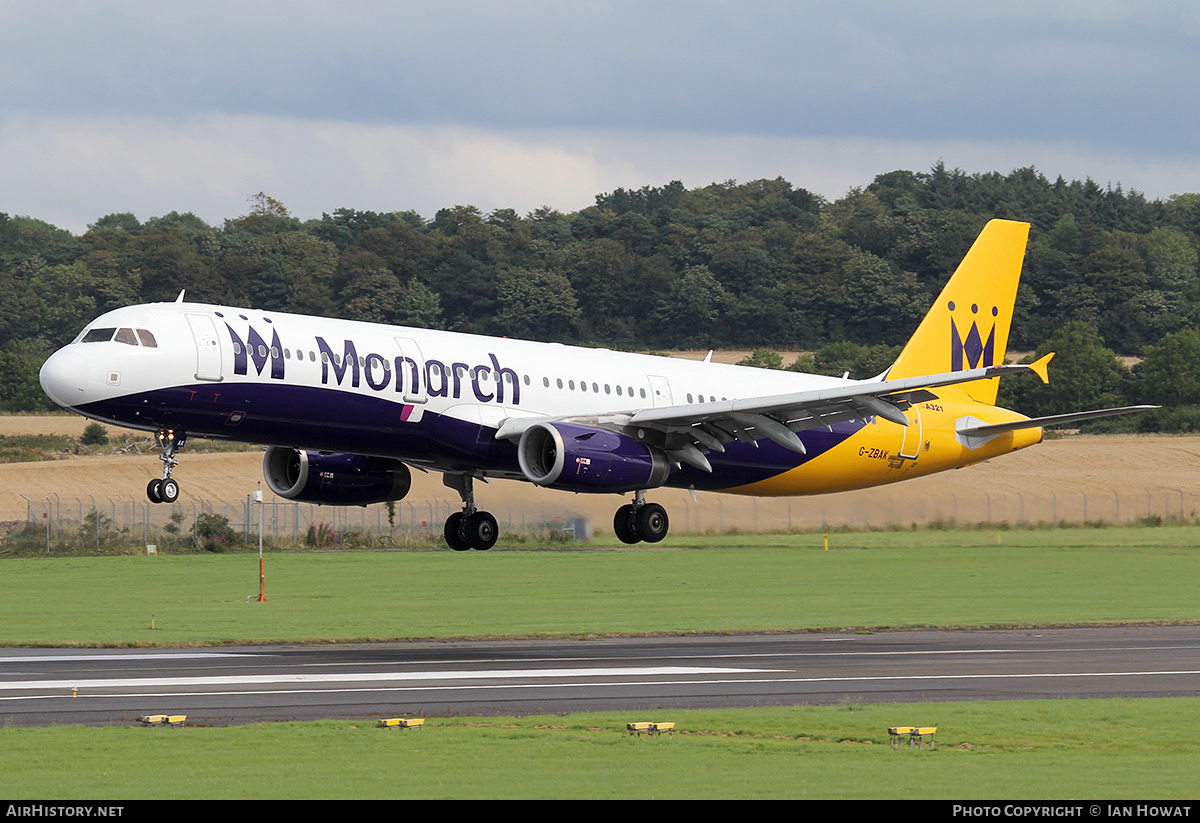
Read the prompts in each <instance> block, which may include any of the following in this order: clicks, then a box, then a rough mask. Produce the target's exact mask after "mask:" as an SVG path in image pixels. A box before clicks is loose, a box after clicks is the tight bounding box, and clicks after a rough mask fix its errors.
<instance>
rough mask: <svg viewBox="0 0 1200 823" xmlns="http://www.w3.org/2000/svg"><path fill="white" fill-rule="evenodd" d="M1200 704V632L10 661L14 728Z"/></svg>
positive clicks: (3, 662)
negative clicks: (929, 704)
mask: <svg viewBox="0 0 1200 823" xmlns="http://www.w3.org/2000/svg"><path fill="white" fill-rule="evenodd" d="M1197 694H1200V626H1138V627H1103V628H1061V629H1021V630H1011V631H893V632H879V633H872V634H854V633H812V634H789V635H743V636H722V637H683V638H674V637H671V638H662V637H658V638H623V639H606V640H564V641H559V640H519V641H478V642H445V643H397V644H371V645H352V646H309V647H283V646H262V647H239V648H219V649H207V650H194V649H144V650H130V649H120V650H108V649H86V650H81V649H3V650H0V721H3V722H4V723H7V724H8V725H14V726H46V725H53V724H58V725H63V724H87V725H110V724H123V723H131V722H134V721H135V720H136V718H138V717H139V716H141V715H144V714H155V713H171V714H177V713H178V714H186V715H187V716H188V724H189V725H230V724H241V723H251V722H259V721H287V720H316V719H326V718H331V719H370V720H373V719H376V718H380V717H392V716H400V715H418V716H426V717H432V716H439V715H441V716H445V715H450V714H454V715H490V716H495V715H529V714H556V713H557V714H561V713H567V712H580V711H601V710H637V711H650V710H656V709H673V708H693V707H705V708H721V707H740V706H767V705H796V704H843V703H881V702H887V703H891V702H924V701H947V700H1006V699H1019V698H1063V697H1083V698H1089V697H1092V698H1095V697H1121V696H1136V697H1149V696H1154V697H1168V696H1191V695H1197Z"/></svg>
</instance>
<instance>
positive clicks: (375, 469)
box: [263, 446, 412, 506]
mask: <svg viewBox="0 0 1200 823" xmlns="http://www.w3.org/2000/svg"><path fill="white" fill-rule="evenodd" d="M263 479H265V480H266V481H267V488H269V489H270V490H271V491H273V492H275V494H277V495H279V496H280V497H283V498H286V499H288V500H295V501H298V502H301V503H320V504H324V505H329V506H367V505H370V504H371V503H382V502H384V501H386V500H400V499H402V498H403V497H404V496H405V495H406V494H408V490H409V488H410V487H411V486H412V474H411V473H410V472H409V470H408V466H406V465H404V464H403V463H401V462H400V461H399V460H389V459H388V458H386V457H368V456H366V455H362V454H341V453H337V452H318V451H305V450H303V449H287V448H283V447H281V446H271V447H270V448H268V449H267V453H266V454H265V455H264V456H263Z"/></svg>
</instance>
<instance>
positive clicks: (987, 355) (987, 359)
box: [948, 300, 1000, 371]
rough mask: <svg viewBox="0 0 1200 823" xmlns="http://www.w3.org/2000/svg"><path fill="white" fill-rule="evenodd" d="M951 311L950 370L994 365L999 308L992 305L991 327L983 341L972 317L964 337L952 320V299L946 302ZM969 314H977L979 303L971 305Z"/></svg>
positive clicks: (977, 325)
mask: <svg viewBox="0 0 1200 823" xmlns="http://www.w3.org/2000/svg"><path fill="white" fill-rule="evenodd" d="M948 307H949V309H950V311H951V315H950V371H962V370H963V369H966V368H970V369H976V368H979V367H980V366H981V365H982V366H994V365H995V358H996V321H995V318H996V316H997V315H998V314H999V313H1000V310H999V308H997V307H996V306H993V307H992V318H993V319H992V327H991V328H990V329H989V330H988V335H987V340H986V341H984V339H983V334H982V333H981V332H980V331H979V324H978V323H976V322H975V320H974V319H972V320H971V329H970V331H968V332H967V335H966V337H965V338H964V337H963V335H962V333H961V332H960V331H959V329H958V324H957V323H956V322H954V315H953V312H954V308H955V307H954V301H953V300H951V301H950V302H949V304H948ZM971 314H972V315H977V314H979V305H978V304H977V303H975V304H972V305H971Z"/></svg>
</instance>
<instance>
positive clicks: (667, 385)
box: [41, 220, 1145, 551]
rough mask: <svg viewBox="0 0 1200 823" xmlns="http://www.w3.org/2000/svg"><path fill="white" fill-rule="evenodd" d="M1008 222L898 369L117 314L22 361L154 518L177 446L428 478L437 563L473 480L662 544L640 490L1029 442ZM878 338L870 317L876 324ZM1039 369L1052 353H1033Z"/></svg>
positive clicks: (385, 495) (363, 477) (354, 487)
mask: <svg viewBox="0 0 1200 823" xmlns="http://www.w3.org/2000/svg"><path fill="white" fill-rule="evenodd" d="M1028 234H1029V225H1028V224H1026V223H1016V222H1011V221H1004V220H993V221H991V222H990V223H988V224H987V226H986V227H985V228H984V230H983V232H982V233H981V234H980V236H979V237H978V239H977V240H976V241H975V243H974V245H973V246H972V247H971V250H970V251H969V252H968V254H967V256H966V258H965V259H964V260H963V262H962V263H961V264H960V266H959V267H958V270H957V271H956V272H955V273H954V275H953V277H952V278H951V279H950V281H949V282H948V283H947V285H946V287H945V289H944V290H943V291H942V293H941V295H940V296H939V297H938V299H937V302H936V303H935V304H934V306H933V308H932V309H931V310H930V311H929V313H928V314H927V315H926V316H925V318H924V320H923V321H922V322H921V325H920V326H919V328H918V329H917V331H916V333H915V334H914V335H913V337H912V339H911V340H910V341H909V342H908V344H907V345H906V346H905V347H904V349H903V351H902V352H901V354H900V356H899V358H898V359H897V360H896V362H895V363H893V364H892V366H891V368H889V369H888V370H887V371H886V372H884V373H883V374H882V375H880V376H878V377H876V378H873V379H870V380H850V379H845V378H841V379H839V378H833V377H824V376H818V375H810V374H798V373H790V372H783V371H770V370H764V369H757V368H746V367H738V366H728V365H720V364H716V363H711V362H696V361H680V360H672V359H669V358H664V357H654V356H649V355H637V354H625V353H621V352H614V351H607V350H602V349H586V348H575V347H569V346H562V345H558V344H546V343H532V342H524V341H519V340H509V339H507V338H497V337H483V336H477V335H469V334H458V333H453V332H444V331H430V330H426V329H414V328H406V327H399V326H386V325H377V324H372V323H360V322H351V321H347V320H333V319H328V318H323V317H305V316H300V315H293V314H284V313H282V312H274V311H260V310H255V309H239V308H228V307H225V306H212V305H202V304H196V303H187V302H184V300H183V297H184V296H183V295H182V294H181V295H180V299H179V300H177V301H176V302H174V303H152V304H148V305H139V306H129V307H127V308H122V309H117V310H115V311H111V312H108V313H107V314H104V315H103V316H101V317H99V318H97V319H96V320H95V321H94V322H92V323H91V324H89V325H88V326H87V328H85V329H84V330H83V331H82V332H81V333H80V334H79V336H78V337H77V338H75V340H74V341H73V342H72V343H70V344H69V345H67V346H65V347H63V348H62V349H60V350H59V351H57V352H55V353H54V354H53V355H51V357H50V358H49V359H48V360H47V361H46V363H45V364H44V365H43V366H42V370H41V383H42V387H43V388H44V389H45V391H46V393H47V394H48V395H49V396H50V397H51V398H52V399H53V400H54V401H55V402H56V403H58V404H59V405H61V406H64V407H66V408H68V409H71V410H72V411H75V412H78V413H79V414H82V415H85V416H86V417H90V418H94V419H96V420H100V421H103V422H106V423H112V424H116V425H118V426H125V427H129V428H133V429H142V430H146V431H153V432H156V433H157V439H158V442H159V444H160V446H161V448H162V456H161V457H160V459H161V460H162V463H163V468H162V477H161V478H155V479H154V480H152V481H150V484H149V486H148V487H147V493H148V495H149V498H150V499H151V500H152V501H154V502H156V503H157V502H168V503H169V502H173V501H175V500H176V499H177V497H178V496H179V485H178V483H177V482H176V480H175V479H174V478H173V477H172V476H171V474H172V470H173V469H174V468H175V467H176V465H177V464H178V461H177V459H176V453H177V452H178V451H179V449H180V448H181V447H182V446H183V445H184V442H185V440H186V438H187V436H188V435H195V436H203V437H209V438H222V439H228V440H238V441H243V442H248V443H258V444H262V445H265V446H267V447H268V448H267V450H266V455H265V457H264V460H263V474H264V476H265V479H266V481H267V485H268V487H269V488H270V489H271V490H272V491H273V492H274V493H275V494H277V495H279V496H280V497H283V498H286V499H289V500H295V501H306V502H313V503H319V504H331V505H362V506H365V505H368V504H371V503H379V502H383V501H387V500H399V499H401V498H403V497H404V496H405V494H406V493H407V492H408V490H409V486H410V480H411V477H410V474H409V467H410V466H411V467H414V468H417V469H420V470H423V471H437V472H442V473H443V479H444V482H445V484H446V485H447V486H449V487H450V488H453V489H455V490H456V491H458V493H459V494H460V496H461V497H462V501H463V509H462V511H461V512H460V513H455V514H452V515H451V516H450V517H449V519H447V520H446V524H445V532H444V533H445V537H446V542H447V543H448V544H449V545H450V547H451V548H453V549H456V550H459V551H462V550H466V549H479V550H483V549H489V548H491V547H492V545H493V544H494V543H495V541H496V536H497V527H496V519H495V518H494V517H493V516H492V515H491V514H489V513H488V512H486V511H483V510H481V509H478V508H477V507H476V504H475V495H474V483H473V481H474V480H475V479H476V478H480V479H485V480H486V479H489V478H511V479H516V480H526V481H529V482H530V483H534V484H537V485H539V486H546V487H548V488H554V489H566V490H569V491H575V492H598V493H611V494H629V493H632V495H633V498H632V502H627V503H626V504H625V505H622V506H621V507H620V508H619V509H617V512H616V515H615V517H614V519H613V529H614V531H615V533H616V534H617V536H618V537H619V538H620V539H621V540H623V541H624V542H626V543H637V542H639V541H642V540H645V541H649V542H656V541H659V540H662V539H663V538H664V537H665V536H666V534H667V530H668V517H667V513H666V511H665V510H664V509H663V507H662V506H660V505H658V504H656V503H650V502H647V501H646V499H645V493H646V492H647V491H648V490H650V489H654V488H657V487H660V486H674V487H680V488H686V489H691V490H693V492H694V490H696V489H701V490H706V491H722V492H730V493H733V494H747V495H806V494H819V493H823V492H834V491H844V490H847V489H858V488H863V487H867V486H875V485H880V484H883V483H892V482H895V481H898V480H906V479H908V478H912V477H920V476H922V475H927V474H931V473H933V472H939V471H942V470H944V469H951V468H957V467H960V466H965V465H968V464H971V463H977V462H979V461H982V460H987V459H989V458H992V457H996V456H998V455H1001V454H1005V453H1007V452H1010V451H1014V450H1016V449H1021V448H1024V447H1026V446H1031V445H1033V444H1035V443H1038V442H1040V440H1041V439H1042V428H1041V427H1042V426H1043V425H1048V424H1052V423H1063V422H1069V421H1075V420H1083V419H1088V418H1092V417H1101V416H1104V415H1108V414H1115V413H1120V412H1122V411H1129V410H1132V409H1133V408H1145V407H1128V408H1125V409H1103V410H1098V411H1089V412H1081V413H1078V414H1072V415H1060V416H1057V417H1053V418H1039V419H1029V418H1027V417H1025V416H1023V415H1020V414H1017V413H1016V412H1012V411H1008V410H1006V409H1002V408H999V407H997V406H996V405H995V401H996V391H997V388H998V383H999V380H998V378H999V377H1000V375H1003V374H1009V373H1012V372H1019V371H1026V370H1031V371H1034V372H1036V373H1037V374H1038V375H1039V376H1040V377H1041V379H1042V380H1046V379H1047V373H1046V364H1047V362H1048V361H1049V359H1050V356H1047V357H1045V358H1042V359H1041V360H1040V361H1038V362H1036V363H1033V364H1030V365H1004V355H1005V347H1006V344H1007V341H1008V334H1009V326H1010V323H1011V321H1012V312H1013V303H1014V300H1015V298H1016V292H1017V282H1018V280H1019V279H1020V273H1021V264H1022V260H1023V258H1024V255H1025V244H1026V241H1027V238H1028ZM880 322H881V323H886V322H887V318H886V317H881V318H880ZM1051 356H1052V355H1051Z"/></svg>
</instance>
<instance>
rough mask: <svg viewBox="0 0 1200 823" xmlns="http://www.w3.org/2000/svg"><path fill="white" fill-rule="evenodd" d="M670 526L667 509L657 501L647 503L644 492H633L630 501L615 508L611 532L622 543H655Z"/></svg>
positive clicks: (665, 533) (664, 534) (665, 534)
mask: <svg viewBox="0 0 1200 823" xmlns="http://www.w3.org/2000/svg"><path fill="white" fill-rule="evenodd" d="M670 528H671V522H670V518H668V517H667V510H666V509H664V508H663V507H662V506H660V505H658V504H657V503H647V502H646V493H645V492H642V491H639V492H635V493H634V498H633V502H632V503H627V504H625V505H624V506H622V507H621V508H619V509H617V513H616V515H615V516H614V517H613V532H614V533H615V534H616V535H617V538H618V539H619V540H620V541H621V542H622V543H630V544H633V543H640V542H641V541H643V540H645V541H646V542H647V543H657V542H658V541H660V540H662V539H663V538H664V537H666V536H667V532H668V531H669V530H670Z"/></svg>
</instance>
